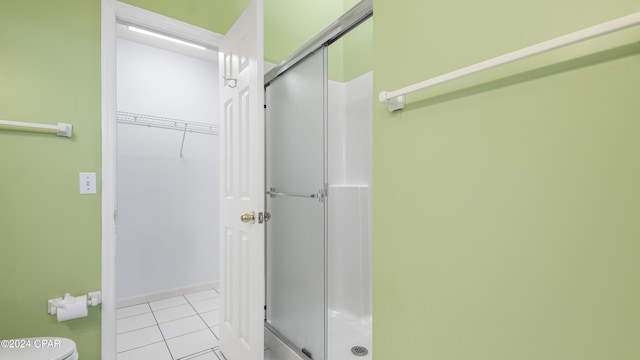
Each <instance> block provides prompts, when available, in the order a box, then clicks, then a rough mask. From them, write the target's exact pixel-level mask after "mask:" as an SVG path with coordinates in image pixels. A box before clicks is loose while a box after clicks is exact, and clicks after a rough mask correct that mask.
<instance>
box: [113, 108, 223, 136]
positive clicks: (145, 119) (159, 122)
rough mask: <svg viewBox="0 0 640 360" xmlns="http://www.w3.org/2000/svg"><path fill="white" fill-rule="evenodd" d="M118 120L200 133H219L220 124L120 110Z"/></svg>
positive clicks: (124, 122) (125, 122)
mask: <svg viewBox="0 0 640 360" xmlns="http://www.w3.org/2000/svg"><path fill="white" fill-rule="evenodd" d="M116 121H117V122H118V123H121V124H130V125H140V126H147V127H155V128H161V129H169V130H178V131H181V132H183V133H186V132H191V133H198V134H209V135H219V134H220V125H217V124H208V123H201V122H195V121H186V120H179V119H172V118H166V117H161V116H153V115H146V114H137V113H130V112H125V111H118V112H117V113H116Z"/></svg>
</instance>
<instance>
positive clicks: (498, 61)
mask: <svg viewBox="0 0 640 360" xmlns="http://www.w3.org/2000/svg"><path fill="white" fill-rule="evenodd" d="M638 24H640V12H637V13H634V14H631V15H627V16H623V17H621V18H618V19H614V20H611V21H607V22H604V23H602V24H599V25H595V26H592V27H589V28H586V29H583V30H579V31H576V32H573V33H570V34H567V35H563V36H560V37H557V38H555V39H551V40H547V41H544V42H541V43H538V44H535V45H532V46H529V47H526V48H523V49H520V50H516V51H513V52H510V53H508V54H505V55H501V56H498V57H495V58H492V59H489V60H485V61H482V62H479V63H477V64H474V65H471V66H467V67H464V68H462V69H458V70H455V71H452V72H449V73H446V74H444V75H440V76H436V77H434V78H432V79H429V80H426V81H423V82H419V83H417V84H413V85H410V86H407V87H404V88H402V89H399V90H395V91H382V92H380V94H379V100H380V102H381V103H385V104H387V105H389V111H396V110H401V109H404V106H405V97H404V95H407V94H409V93H412V92H415V91H418V90H422V89H426V88H429V87H432V86H435V85H438V84H442V83H445V82H447V81H451V80H455V79H458V78H461V77H463V76H467V75H471V74H475V73H478V72H481V71H484V70H487V69H491V68H494V67H497V66H500V65H505V64H508V63H510V62H513V61H516V60H521V59H524V58H527V57H530V56H533V55H537V54H540V53H543V52H546V51H549V50H553V49H557V48H560V47H563V46H567V45H571V44H574V43H577V42H580V41H584V40H588V39H591V38H594V37H598V36H601V35H605V34H608V33H611V32H615V31H619V30H623V29H625V28H628V27H632V26H635V25H638Z"/></svg>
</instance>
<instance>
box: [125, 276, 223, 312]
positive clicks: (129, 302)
mask: <svg viewBox="0 0 640 360" xmlns="http://www.w3.org/2000/svg"><path fill="white" fill-rule="evenodd" d="M217 288H218V282H217V281H216V282H211V283H204V284H198V285H191V286H187V287H183V288H178V289H170V290H167V291H162V292H159V293H153V294H146V295H142V296H134V297H130V298H126V299H118V301H117V304H116V307H118V308H122V307H127V306H133V305H138V304H143V303H146V302H150V301H156V300H162V299H166V298H170V297H174V296H180V295H184V294H189V293H194V292H198V291H205V290H210V289H217Z"/></svg>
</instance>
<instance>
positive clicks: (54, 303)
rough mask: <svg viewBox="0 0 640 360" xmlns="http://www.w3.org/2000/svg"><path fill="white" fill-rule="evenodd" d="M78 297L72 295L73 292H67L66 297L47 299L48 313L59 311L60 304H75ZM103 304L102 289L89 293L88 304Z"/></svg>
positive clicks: (53, 313)
mask: <svg viewBox="0 0 640 360" xmlns="http://www.w3.org/2000/svg"><path fill="white" fill-rule="evenodd" d="M75 302H76V297H74V296H71V294H69V293H66V294H64V297H61V298H56V299H49V300H48V301H47V305H48V313H49V314H51V315H56V314H57V313H58V306H60V307H65V306H68V305H71V304H75ZM99 304H102V292H100V291H92V292H90V293H88V294H87V306H98V305H99Z"/></svg>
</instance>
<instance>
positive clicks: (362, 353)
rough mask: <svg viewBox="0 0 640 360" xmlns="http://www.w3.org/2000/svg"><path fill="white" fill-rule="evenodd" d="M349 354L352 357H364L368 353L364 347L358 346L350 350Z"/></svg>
mask: <svg viewBox="0 0 640 360" xmlns="http://www.w3.org/2000/svg"><path fill="white" fill-rule="evenodd" d="M351 353H353V355H355V356H365V355H367V354H368V353H369V350H367V348H366V347H364V346H359V345H358V346H354V347H352V348H351Z"/></svg>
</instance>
